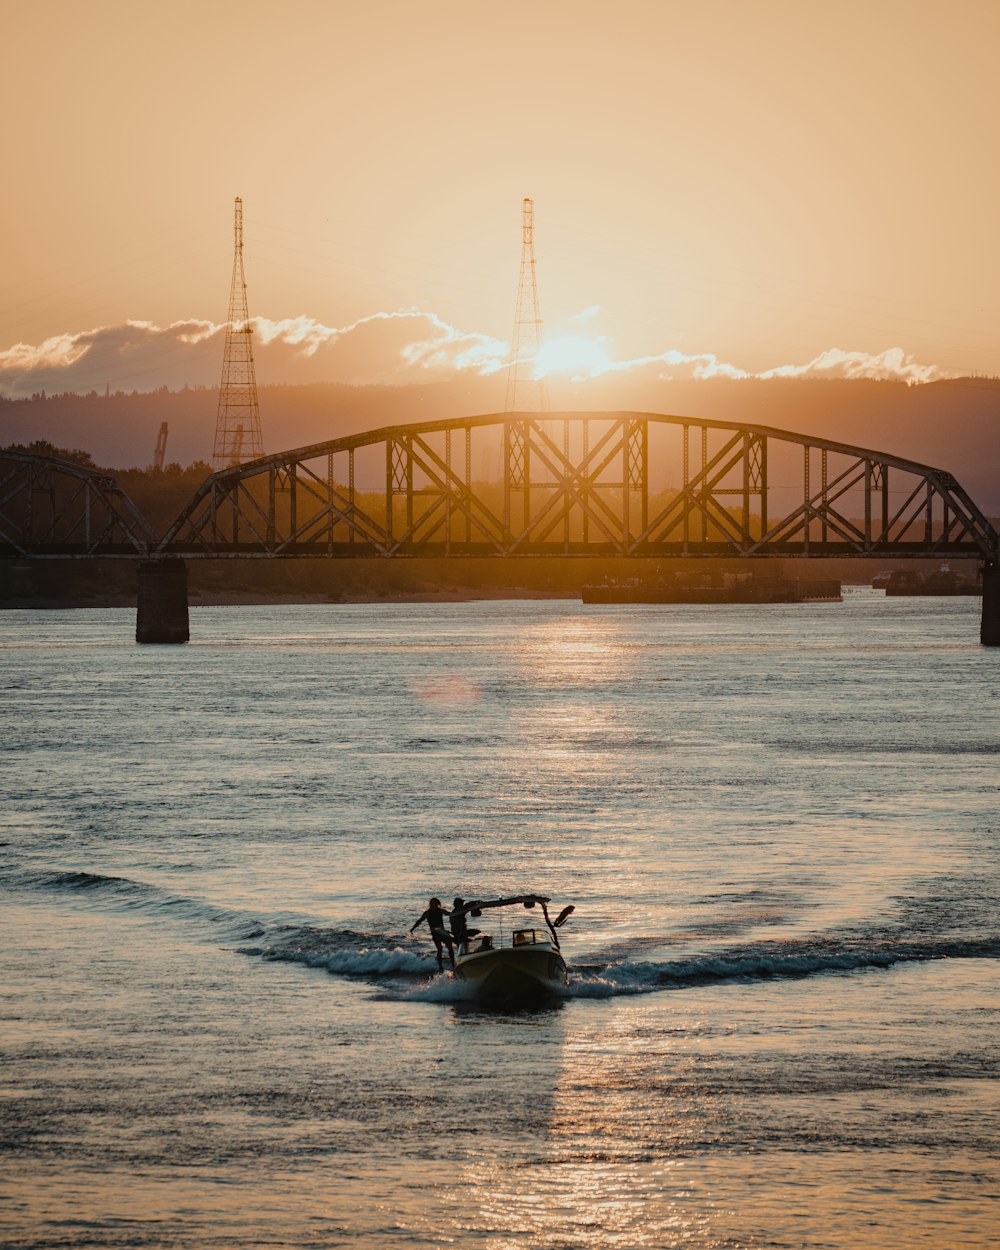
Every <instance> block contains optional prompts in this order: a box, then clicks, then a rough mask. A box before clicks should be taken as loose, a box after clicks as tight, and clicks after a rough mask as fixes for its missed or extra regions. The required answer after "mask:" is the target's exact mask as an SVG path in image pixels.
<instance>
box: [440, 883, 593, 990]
mask: <svg viewBox="0 0 1000 1250" xmlns="http://www.w3.org/2000/svg"><path fill="white" fill-rule="evenodd" d="M551 901H552V900H551V899H549V898H547V897H545V896H544V895H541V894H517V895H514V896H513V897H510V898H497V899H488V900H487V899H477V900H475V901H474V902H471V903H467V904H466V905H465V906H464V907H463V908H461V912H462V913H464V914H466V915H468V916H471V917H474V918H477V919H478V918H480V917H481V916H482V914H483V912H484V911H496V913H497V914H496V916H495V919H496V921H497V925H496V929H497V932H494V933H485V932H482V931H479V932H476V933H474V934H473V935H472V936H470V937H469V938H468V940H467V941H465V942H463V943H462V944H461V945H460V946H459V947H458V949H457V950H456V952H455V976H456V977H458V978H459V979H460V980H462V981H468V982H470V983H471V984H474V985H476V986H477V987H478V988H479V991H480V993H481V994H483V995H485V996H488V997H493V998H514V999H518V998H520V999H524V998H538V997H542V996H544V995H547V994H553V993H557V992H558V991H559V989H560V988H561V987H562V986H564V985H567V984H568V983H569V977H568V976H567V973H566V961H565V960H564V959H563V957H562V952H561V951H560V949H559V935H558V933H557V932H556V931H557V930H558V929H559V928H561V927H562V925H564V924H565V923H566V921H567V920H568V919H569V917H570V915H571V913H572V912H573V910H574V909H573V907H572V906H570V907H564V908H563V910H562V911H561V912H560V913H559V915H558V916H557V917H556V918H555V920H551V919H550V918H549V910H548V904H549V903H550V902H551ZM505 907H521V908H523V909H524V910H526V911H533V910H534V909H535V908H536V907H537V908H539V911H540V916H539V917H538V919H539V920H540V921H541V923H537V922H536V923H534V924H532V923H529V924H527V925H522V924H519V923H511V925H510V928H509V932H508V933H505V931H504V925H503V915H502V913H501V912H500V911H499V910H498V909H500V908H505ZM453 914H454V913H453ZM535 919H536V918H535V917H531V918H530V920H535ZM517 920H518V921H520V920H521V917H520V916H518V917H517ZM543 926H544V927H543Z"/></svg>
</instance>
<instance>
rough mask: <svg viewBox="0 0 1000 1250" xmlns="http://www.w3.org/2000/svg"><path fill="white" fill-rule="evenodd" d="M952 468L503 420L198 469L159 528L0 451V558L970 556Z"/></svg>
mask: <svg viewBox="0 0 1000 1250" xmlns="http://www.w3.org/2000/svg"><path fill="white" fill-rule="evenodd" d="M997 554H998V535H997V533H996V531H995V530H994V528H993V526H992V525H991V524H990V522H989V521H988V520H987V518H986V517H985V516H984V515H983V513H982V512H981V511H980V510H979V508H978V507H977V506H976V504H975V503H974V502H973V501H972V499H971V498H970V497H969V496H968V495H967V494H966V492H965V491H964V490H963V489H962V487H961V486H960V485H959V484H958V482H957V481H956V480H955V478H954V477H952V475H951V474H950V473H948V472H946V471H945V470H943V469H938V468H934V467H931V466H929V465H923V464H918V463H916V462H914V461H911V460H905V459H903V458H902V457H899V456H893V455H888V454H885V453H883V452H875V451H870V450H866V449H864V448H860V447H853V446H849V445H847V444H844V443H836V442H831V441H829V440H826V439H818V438H811V437H807V436H805V435H800V434H793V433H790V432H788V431H784V430H777V429H772V428H770V427H768V426H763V425H747V424H742V423H734V422H724V421H709V420H701V419H698V418H694V417H682V416H664V415H660V414H653V413H635V412H620V413H545V414H531V413H517V414H501V415H493V416H482V417H466V418H460V419H456V420H446V421H432V422H424V423H421V424H413V425H398V426H391V427H386V428H383V429H378V430H373V431H370V432H366V433H361V434H355V435H351V436H349V437H347V438H339V439H332V440H331V441H329V442H325V443H316V444H314V445H312V446H309V447H300V448H297V449H296V450H293V451H285V452H280V453H278V454H277V455H273V456H265V457H262V458H261V459H258V460H253V461H250V462H249V463H246V464H241V465H237V466H234V467H232V468H228V469H224V470H222V471H220V472H218V473H215V474H213V475H212V476H210V477H209V478H207V479H206V481H205V482H204V483H203V485H202V486H201V487H200V488H199V490H198V491H197V492H196V493H195V495H194V497H193V498H192V499H191V501H190V502H189V503H188V504H187V506H186V507H185V508H184V509H183V511H182V512H181V514H180V516H179V517H178V518H177V520H176V521H175V522H174V523H173V525H172V526H171V527H170V529H169V530H168V532H167V533H166V534H165V535H164V536H163V537H162V538H158V537H157V536H156V535H154V534H153V532H152V530H151V528H150V526H149V525H148V524H147V523H146V522H145V520H144V519H143V518H142V517H141V516H140V514H139V512H138V510H137V509H136V508H135V506H134V505H133V504H132V503H131V501H130V500H129V499H128V497H127V496H126V495H125V494H124V493H123V492H122V491H121V490H120V489H119V488H118V486H117V485H116V484H115V482H114V479H113V478H110V477H108V476H107V475H106V474H103V473H100V472H97V471H94V470H90V469H86V468H83V467H81V466H79V465H74V464H70V463H67V462H63V461H57V460H50V459H45V458H39V457H33V456H29V455H26V454H24V453H18V452H0V556H8V557H10V556H13V557H20V558H28V559H38V558H61V559H65V558H81V557H83V558H93V557H97V556H104V557H129V558H132V559H135V558H136V557H139V558H146V559H149V558H158V557H166V556H180V557H182V558H184V559H191V558H194V559H199V558H209V559H218V558H227V557H228V558H240V559H245V558H256V557H264V558H275V557H280V558H289V557H313V558H316V557H323V558H331V557H332V558H357V557H378V558H398V557H471V556H498V557H517V556H528V557H539V556H562V557H566V556H569V557H573V556H578V557H579V556H603V557H621V558H635V557H640V558H641V557H706V556H707V557H724V556H725V557H734V556H736V557H812V558H816V557H832V556H837V557H844V556H858V557H883V558H888V557H892V558H899V557H913V558H921V559H927V558H935V557H949V558H976V559H980V560H982V561H984V562H985V563H986V564H988V565H991V566H992V565H994V564H995V563H996V560H997Z"/></svg>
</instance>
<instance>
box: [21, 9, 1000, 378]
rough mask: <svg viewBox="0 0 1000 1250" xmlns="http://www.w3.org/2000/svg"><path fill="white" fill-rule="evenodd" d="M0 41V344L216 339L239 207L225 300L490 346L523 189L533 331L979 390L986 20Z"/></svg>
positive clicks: (98, 13)
mask: <svg viewBox="0 0 1000 1250" xmlns="http://www.w3.org/2000/svg"><path fill="white" fill-rule="evenodd" d="M4 26H5V30H6V33H7V38H6V40H5V45H6V47H5V57H4V74H3V76H2V79H0V93H2V96H3V117H4V136H5V137H4V166H5V174H6V177H5V182H6V187H7V192H6V194H5V195H4V196H3V197H0V222H2V235H0V237H2V240H3V266H2V271H3V274H4V281H3V287H2V292H0V352H3V351H4V349H9V348H11V347H12V346H13V345H15V344H17V343H23V344H27V345H38V344H41V343H43V342H44V341H45V340H47V339H50V338H52V337H53V336H58V335H66V334H68V335H77V334H79V333H80V332H82V331H91V330H95V329H97V328H99V327H117V326H120V325H121V324H122V323H124V322H125V321H127V320H129V319H137V320H142V321H150V322H153V323H155V324H156V325H157V326H168V325H169V324H170V323H172V322H174V321H180V320H189V319H203V320H207V321H213V322H216V323H218V322H221V321H223V320H224V319H225V315H226V300H227V295H228V285H229V271H230V265H231V220H232V200H233V197H234V195H237V194H239V195H242V196H243V198H244V201H245V206H246V208H245V212H246V234H247V245H246V263H247V270H248V284H249V296H250V309H251V313H253V314H255V315H260V316H261V317H266V318H269V319H271V320H272V321H281V320H282V319H285V318H292V317H305V318H308V319H311V320H313V321H316V322H319V323H322V325H324V326H327V327H334V328H342V327H344V326H347V325H350V324H351V323H353V322H355V321H357V320H358V319H360V318H366V317H371V316H372V315H373V314H376V313H384V312H394V311H398V310H403V309H413V308H416V309H420V310H422V311H423V312H425V313H428V314H433V315H434V317H436V318H438V319H440V320H442V321H444V322H445V323H447V324H448V325H449V326H451V327H456V328H457V330H458V331H460V332H461V333H462V334H469V335H474V336H483V341H484V342H485V341H491V342H493V344H494V349H493V350H494V354H495V350H496V349H495V343H496V342H500V343H501V345H502V343H503V342H504V341H505V340H507V339H509V337H510V332H511V320H512V316H513V310H514V297H515V292H516V282H517V266H518V256H519V224H520V223H519V215H520V200H521V197H522V196H523V195H530V196H532V197H533V198H534V200H535V203H536V222H537V251H538V264H539V284H540V293H541V303H542V313H543V316H544V319H545V325H546V334H547V336H548V337H554V336H557V335H560V334H573V335H576V336H578V337H582V338H584V339H587V340H590V341H593V340H600V346H601V351H602V352H603V353H604V355H605V356H606V358H607V359H610V360H632V359H635V358H638V357H642V356H648V355H660V354H662V353H666V352H670V351H674V352H677V353H681V354H690V355H697V354H703V353H711V354H712V355H713V356H714V357H716V358H717V359H719V360H721V361H725V362H730V363H732V364H733V365H734V366H736V367H737V368H739V369H742V370H750V371H763V370H768V369H773V368H775V367H779V366H782V365H801V364H804V363H805V362H808V361H810V360H813V359H814V358H815V357H817V356H818V355H819V354H820V353H823V352H825V351H827V350H828V349H830V348H839V349H843V350H846V351H855V352H858V353H861V354H865V353H872V354H877V353H881V352H884V351H885V350H886V349H889V348H895V347H898V348H901V349H902V351H903V353H905V354H906V355H907V356H908V357H910V358H911V359H912V360H913V361H916V362H919V363H921V364H922V365H926V366H936V367H937V368H938V369H939V370H942V371H956V372H973V371H979V372H989V373H1000V257H998V249H997V246H996V236H997V230H998V225H997V220H998V216H997V211H998V210H997V205H998V204H1000V173H998V172H997V170H998V160H997V153H996V120H997V118H998V117H1000V75H998V74H997V73H996V68H995V56H996V50H997V48H998V46H1000V38H998V36H1000V5H997V4H995V3H980V2H979V0H959V2H957V3H956V2H954V0H951V2H950V3H938V2H937V0H921V2H920V3H918V4H913V3H895V2H884V3H877V2H876V3H871V2H868V3H855V2H853V0H846V2H844V0H840V2H838V3H835V4H834V3H820V2H818V0H814V2H802V0H798V2H796V3H785V2H784V0H781V2H777V0H762V2H760V3H744V2H739V0H732V2H724V3H719V2H714V3H713V2H711V0H709V2H707V3H705V2H700V3H698V4H692V3H690V0H683V2H677V3H675V2H673V0H662V2H661V3H649V2H645V0H633V2H631V3H630V2H629V0H624V2H620V3H615V4H610V3H609V4H597V3H588V2H586V0H576V2H574V3H563V2H561V0H535V3H522V2H521V0H512V2H509V3H505V4H503V5H497V4H493V3H471V2H466V3H443V2H437V0H429V2H427V3H417V2H414V0H408V2H405V3H396V2H395V0H370V2H369V3H364V4H362V3H358V2H357V0H352V2H351V3H335V2H334V3H331V2H330V0H325V2H324V3H296V2H295V0H291V2H290V3H287V4H285V5H282V6H277V5H274V4H272V3H267V4H262V3H256V2H254V0H250V2H249V3H246V4H243V5H240V6H233V5H231V4H224V3H219V2H216V0H201V2H200V3H193V4H192V3H184V2H181V3H178V2H177V0H171V3H169V4H168V5H165V6H164V5H155V6H154V5H146V4H135V3H134V2H129V3H117V2H103V3H102V2H101V0H98V2H96V3H92V4H88V5H79V4H71V3H69V2H65V3H52V2H51V0H49V2H46V0H42V2H40V3H34V4H32V5H30V6H29V5H27V4H22V5H20V6H17V7H15V6H14V5H13V4H10V3H7V4H6V5H5V18H4ZM588 310H589V311H588ZM581 314H586V315H584V316H582V317H581ZM366 324H368V323H366ZM213 350H214V349H213ZM386 351H387V352H396V351H398V344H396V342H395V340H393V341H392V342H391V343H387V344H386ZM156 368H157V366H156V362H155V360H154V361H152V362H150V363H149V364H144V365H143V366H142V368H141V369H139V370H137V371H136V372H138V374H139V376H138V377H134V378H133V379H132V381H131V383H130V385H134V386H136V387H147V386H150V387H151V386H155V385H158V384H159V382H160V381H161V380H163V381H171V382H173V381H174V380H175V378H174V377H173V375H172V374H170V371H169V370H168V369H164V371H163V377H162V378H161V377H159V376H156ZM168 374H169V375H170V376H168ZM191 380H192V381H196V380H201V379H200V378H194V377H192V378H191ZM262 380H265V379H264V378H262ZM95 381H96V379H95ZM111 381H112V384H113V385H114V384H117V379H115V378H112V379H111Z"/></svg>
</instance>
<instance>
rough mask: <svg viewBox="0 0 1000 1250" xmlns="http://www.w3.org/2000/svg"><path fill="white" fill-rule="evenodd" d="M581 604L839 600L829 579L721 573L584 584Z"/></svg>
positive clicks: (837, 585)
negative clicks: (695, 578)
mask: <svg viewBox="0 0 1000 1250" xmlns="http://www.w3.org/2000/svg"><path fill="white" fill-rule="evenodd" d="M580 593H581V597H582V599H583V602H584V603H841V602H842V599H843V596H842V594H841V586H840V582H839V581H837V580H836V579H833V578H814V579H810V580H793V579H790V578H788V579H786V578H780V579H779V578H774V579H767V580H765V579H763V578H760V579H758V578H754V577H751V576H750V575H748V574H738V573H737V574H723V575H722V577H718V576H716V577H705V578H703V579H700V580H699V581H698V582H695V581H694V580H691V581H686V580H685V581H680V580H678V581H662V582H642V581H639V580H638V579H636V580H633V581H626V582H608V583H605V584H603V585H599V586H584V587H583V589H582V590H581V592H580Z"/></svg>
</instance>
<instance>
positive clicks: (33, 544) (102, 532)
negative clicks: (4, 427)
mask: <svg viewBox="0 0 1000 1250" xmlns="http://www.w3.org/2000/svg"><path fill="white" fill-rule="evenodd" d="M156 545H157V538H156V535H155V534H154V533H153V531H152V529H151V528H150V527H149V525H148V524H147V523H146V521H145V519H144V518H143V517H142V515H141V514H140V513H139V511H138V509H137V508H136V506H135V504H133V503H132V501H131V499H129V497H128V496H127V495H126V494H125V492H124V491H123V490H122V489H121V487H120V486H119V485H118V484H117V482H116V481H115V480H114V478H113V477H109V476H108V474H106V473H101V472H100V471H99V470H96V469H88V468H86V467H85V466H83V465H79V464H74V463H72V462H71V461H68V460H57V459H54V458H50V457H47V456H34V455H30V454H29V453H27V452H17V451H0V556H7V557H10V556H15V557H22V558H24V557H31V558H35V559H37V558H39V557H43V558H45V557H47V558H53V559H67V558H81V557H86V558H92V557H98V556H113V557H114V556H127V557H129V558H131V559H135V558H136V557H137V556H138V557H142V556H145V555H147V554H148V552H150V551H151V550H152V549H153V548H155V547H156Z"/></svg>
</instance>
